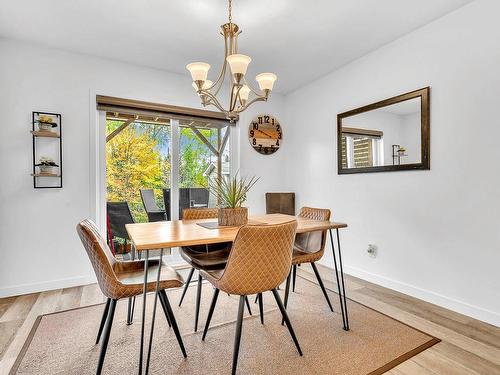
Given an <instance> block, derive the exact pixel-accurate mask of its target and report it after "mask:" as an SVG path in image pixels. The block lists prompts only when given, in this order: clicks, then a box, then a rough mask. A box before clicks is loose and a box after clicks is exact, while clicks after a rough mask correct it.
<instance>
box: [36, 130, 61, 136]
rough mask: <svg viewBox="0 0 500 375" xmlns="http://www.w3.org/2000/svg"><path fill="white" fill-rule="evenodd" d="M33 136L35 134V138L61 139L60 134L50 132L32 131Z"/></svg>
mask: <svg viewBox="0 0 500 375" xmlns="http://www.w3.org/2000/svg"><path fill="white" fill-rule="evenodd" d="M31 134H33V135H34V136H35V137H45V138H60V136H59V134H57V133H54V132H48V131H38V130H32V131H31Z"/></svg>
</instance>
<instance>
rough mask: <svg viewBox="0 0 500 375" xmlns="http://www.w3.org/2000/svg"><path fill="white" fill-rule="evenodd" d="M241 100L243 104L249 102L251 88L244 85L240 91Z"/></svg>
mask: <svg viewBox="0 0 500 375" xmlns="http://www.w3.org/2000/svg"><path fill="white" fill-rule="evenodd" d="M239 95H240V100H241V102H242V103H244V102H246V101H247V100H248V96H249V95H250V87H248V86H247V85H243V86H242V87H241V89H240V94H239Z"/></svg>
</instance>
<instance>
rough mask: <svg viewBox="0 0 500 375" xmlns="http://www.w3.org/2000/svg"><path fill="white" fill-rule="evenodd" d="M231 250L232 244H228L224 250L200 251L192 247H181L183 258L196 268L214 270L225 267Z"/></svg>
mask: <svg viewBox="0 0 500 375" xmlns="http://www.w3.org/2000/svg"><path fill="white" fill-rule="evenodd" d="M230 251H231V246H227V247H225V248H223V249H222V250H215V251H209V252H198V251H193V250H191V248H188V247H183V248H181V249H180V254H181V257H182V259H184V260H185V261H186V262H187V263H188V264H190V265H191V266H192V267H194V268H196V269H207V270H210V269H212V270H213V269H219V268H224V266H225V265H226V263H227V258H228V257H229V253H230Z"/></svg>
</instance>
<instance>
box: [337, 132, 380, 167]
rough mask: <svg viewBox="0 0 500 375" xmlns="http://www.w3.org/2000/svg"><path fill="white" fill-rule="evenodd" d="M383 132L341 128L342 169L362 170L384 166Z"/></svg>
mask: <svg viewBox="0 0 500 375" xmlns="http://www.w3.org/2000/svg"><path fill="white" fill-rule="evenodd" d="M383 150H384V140H383V132H380V131H377V130H365V129H356V128H343V132H342V167H343V168H363V167H378V166H381V165H384V152H383Z"/></svg>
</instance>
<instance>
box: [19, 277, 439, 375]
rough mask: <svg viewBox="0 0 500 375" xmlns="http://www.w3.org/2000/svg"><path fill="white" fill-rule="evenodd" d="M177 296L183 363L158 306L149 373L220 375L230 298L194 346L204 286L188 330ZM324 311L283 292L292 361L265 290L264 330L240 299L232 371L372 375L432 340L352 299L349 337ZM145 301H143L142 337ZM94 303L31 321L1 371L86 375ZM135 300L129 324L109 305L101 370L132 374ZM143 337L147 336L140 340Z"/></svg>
mask: <svg viewBox="0 0 500 375" xmlns="http://www.w3.org/2000/svg"><path fill="white" fill-rule="evenodd" d="M181 292H182V291H181V290H180V289H176V290H171V291H169V292H168V296H169V299H170V302H171V305H172V307H173V309H174V312H175V316H176V318H177V321H178V324H179V329H180V331H181V333H182V334H183V340H184V345H185V347H186V351H187V354H188V357H187V358H186V359H184V358H183V357H182V355H181V351H180V349H179V346H178V343H177V341H176V338H175V335H174V332H173V330H172V329H171V328H169V327H168V325H167V322H166V319H165V316H164V315H163V311H162V310H161V307H160V306H159V305H158V308H159V309H158V310H157V314H156V325H155V335H154V340H153V353H152V357H151V367H150V373H151V374H204V375H209V374H229V373H230V372H231V360H232V352H233V342H234V330H235V320H236V313H237V308H238V297H237V296H228V295H227V294H224V293H220V296H219V300H218V303H217V307H216V310H215V313H214V316H213V318H212V325H211V328H210V330H209V331H208V335H207V338H206V340H205V341H204V342H203V341H201V334H202V331H203V325H204V322H205V318H206V316H207V313H208V308H209V305H210V300H211V297H212V293H213V289H212V287H211V286H210V285H209V284H206V283H205V284H204V288H203V294H202V308H201V313H200V327H199V329H198V332H197V333H195V332H194V330H193V327H194V311H195V309H194V301H195V295H196V287H195V286H192V287H190V288H189V290H188V293H187V295H186V298H185V300H184V303H183V305H182V307H181V308H179V307H177V302H178V301H179V297H180V294H181ZM329 293H330V299H331V301H332V304H333V305H334V309H335V312H334V313H332V312H331V311H330V310H329V308H328V305H327V304H326V301H325V299H324V296H323V295H322V292H321V289H320V288H319V286H318V285H317V284H314V283H312V282H310V281H308V280H306V279H304V278H300V277H299V278H298V279H297V290H296V292H295V293H291V294H290V300H289V307H288V312H289V316H290V320H291V322H292V324H293V327H294V329H295V332H296V335H297V338H298V340H299V342H300V345H301V347H302V351H303V352H304V356H303V357H300V356H299V355H298V353H297V351H296V349H295V346H294V344H293V342H292V340H291V338H290V336H289V333H288V330H287V329H286V327H284V326H282V325H281V324H280V323H281V315H280V312H279V310H277V307H276V303H275V301H274V299H273V296H272V294H271V293H266V294H265V295H264V304H265V313H264V318H265V321H264V325H261V323H260V318H259V315H258V305H257V304H254V298H253V297H252V298H250V304H251V307H252V309H253V315H252V316H250V315H249V314H248V312H247V311H246V312H245V319H244V321H243V333H242V339H241V347H240V355H239V362H238V374H291V373H295V374H342V375H346V374H349V375H351V374H352V375H357V374H359V375H366V374H382V373H384V372H385V371H388V370H389V369H391V368H392V367H394V366H397V365H398V364H399V363H401V362H403V361H405V360H407V359H408V358H411V357H412V356H414V355H416V354H417V353H419V352H421V351H423V350H425V349H427V348H429V347H431V346H432V345H434V344H436V343H437V342H439V340H438V339H436V338H434V337H432V336H430V335H428V334H426V333H423V332H421V331H419V330H417V329H415V328H412V327H410V326H408V325H406V324H404V323H401V322H399V321H397V320H395V319H392V318H391V317H389V316H387V315H384V314H382V313H379V312H377V311H375V310H373V309H371V308H368V307H366V306H364V305H361V304H359V303H357V302H354V301H352V300H349V301H348V306H349V322H350V328H351V330H350V331H344V330H343V329H342V318H341V315H340V308H339V301H338V295H337V294H335V293H334V292H332V291H330V292H329ZM152 297H153V295H149V296H148V299H147V317H148V318H149V319H148V325H147V331H146V332H147V333H148V334H149V322H150V317H151V312H152V301H153V298H152ZM103 307H104V305H95V306H90V307H84V308H78V309H74V310H68V311H63V312H58V313H54V314H48V315H43V316H40V317H39V319H38V321H37V324H35V326H34V327H33V330H32V333H31V335H30V337H29V338H28V340H27V342H26V344H25V346H24V348H23V350H22V352H21V354H20V356H19V358H18V360H17V361H16V364H15V365H14V367H13V369H12V372H11V373H13V374H14V373H17V374H94V373H95V371H96V366H97V360H98V356H99V349H100V347H99V345H94V342H95V337H96V333H97V329H98V326H99V322H100V318H101V314H102V311H103ZM141 310H142V304H141V300H140V299H138V300H137V303H136V311H135V318H134V319H135V320H134V324H132V325H131V326H127V325H126V324H125V320H126V311H127V301H125V300H124V301H120V302H119V303H118V305H117V309H116V314H115V320H114V323H113V328H112V331H111V338H110V342H109V346H108V351H107V355H106V360H105V363H104V370H103V373H105V374H120V375H122V374H132V373H136V372H137V368H138V367H137V366H138V350H139V337H140V336H139V333H140V320H139V318H140V312H141ZM146 337H148V336H146Z"/></svg>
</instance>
